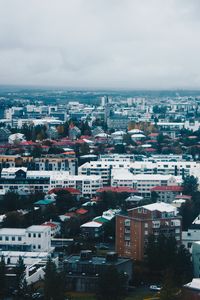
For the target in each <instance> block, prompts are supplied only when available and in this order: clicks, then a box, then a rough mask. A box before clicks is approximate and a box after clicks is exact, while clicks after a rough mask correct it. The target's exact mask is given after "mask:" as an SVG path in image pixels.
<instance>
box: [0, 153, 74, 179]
mask: <svg viewBox="0 0 200 300" xmlns="http://www.w3.org/2000/svg"><path fill="white" fill-rule="evenodd" d="M71 153H72V154H69V155H54V156H51V155H48V156H44V157H36V158H33V157H32V156H20V155H0V169H3V168H13V167H14V168H17V167H25V168H28V169H29V170H38V171H68V172H69V173H70V174H71V175H75V174H76V173H77V159H76V158H75V154H73V152H71Z"/></svg>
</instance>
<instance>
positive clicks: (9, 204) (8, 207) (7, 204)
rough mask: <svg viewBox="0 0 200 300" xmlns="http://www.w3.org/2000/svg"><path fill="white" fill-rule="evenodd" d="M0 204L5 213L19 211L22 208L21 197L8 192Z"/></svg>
mask: <svg viewBox="0 0 200 300" xmlns="http://www.w3.org/2000/svg"><path fill="white" fill-rule="evenodd" d="M0 204H1V209H2V211H3V212H7V211H13V210H17V209H18V208H19V206H20V198H19V195H18V194H17V193H14V192H7V193H6V194H5V195H4V196H3V200H2V202H1V203H0Z"/></svg>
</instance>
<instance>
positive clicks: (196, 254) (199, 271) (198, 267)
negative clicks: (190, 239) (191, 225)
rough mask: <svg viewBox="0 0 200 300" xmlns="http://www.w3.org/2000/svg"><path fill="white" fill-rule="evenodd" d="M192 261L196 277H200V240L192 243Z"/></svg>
mask: <svg viewBox="0 0 200 300" xmlns="http://www.w3.org/2000/svg"><path fill="white" fill-rule="evenodd" d="M192 263H193V273H194V277H195V278H200V241H198V242H194V243H193V244H192Z"/></svg>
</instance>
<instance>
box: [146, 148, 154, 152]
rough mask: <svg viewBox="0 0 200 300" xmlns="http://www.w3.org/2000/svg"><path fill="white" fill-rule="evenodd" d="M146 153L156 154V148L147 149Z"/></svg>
mask: <svg viewBox="0 0 200 300" xmlns="http://www.w3.org/2000/svg"><path fill="white" fill-rule="evenodd" d="M145 151H146V152H155V151H156V149H154V148H146V149H145Z"/></svg>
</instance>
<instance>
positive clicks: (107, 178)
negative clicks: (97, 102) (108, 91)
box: [78, 159, 200, 185]
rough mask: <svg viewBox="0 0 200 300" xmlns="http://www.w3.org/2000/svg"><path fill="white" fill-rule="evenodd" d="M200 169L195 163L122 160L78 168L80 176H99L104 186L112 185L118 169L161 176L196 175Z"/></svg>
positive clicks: (88, 163)
mask: <svg viewBox="0 0 200 300" xmlns="http://www.w3.org/2000/svg"><path fill="white" fill-rule="evenodd" d="M199 167H200V163H199V162H194V161H166V162H164V161H154V162H153V161H131V160H130V161H129V159H122V160H115V159H112V160H105V159H103V160H98V161H92V162H87V163H85V164H83V165H81V166H80V167H79V168H78V174H82V175H99V176H101V178H102V180H103V185H110V184H111V174H112V170H113V169H115V168H117V169H121V170H120V172H121V171H122V170H123V169H129V170H130V172H131V173H132V174H135V175H137V174H153V175H156V174H161V175H173V176H183V175H184V176H187V175H192V174H196V173H195V171H196V170H198V169H199Z"/></svg>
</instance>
